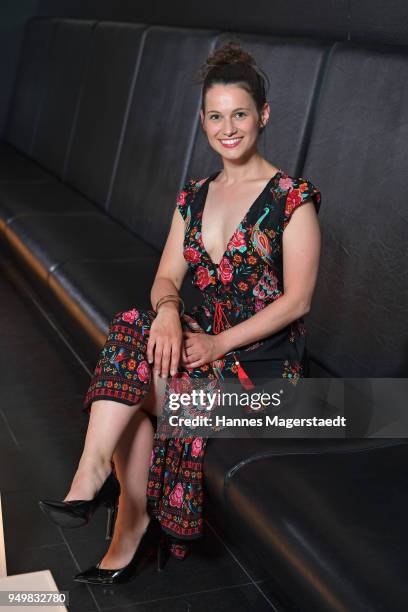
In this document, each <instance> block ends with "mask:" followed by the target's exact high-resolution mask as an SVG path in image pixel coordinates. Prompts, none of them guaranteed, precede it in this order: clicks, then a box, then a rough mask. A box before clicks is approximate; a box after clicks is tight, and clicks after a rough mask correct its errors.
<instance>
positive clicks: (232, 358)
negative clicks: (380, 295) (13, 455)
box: [40, 42, 321, 584]
mask: <svg viewBox="0 0 408 612" xmlns="http://www.w3.org/2000/svg"><path fill="white" fill-rule="evenodd" d="M200 80H201V82H202V83H203V88H202V107H201V113H200V116H201V124H202V128H203V130H204V132H205V133H206V135H207V138H208V142H209V144H210V146H211V147H212V148H213V149H214V150H215V151H216V152H217V153H219V154H220V156H221V159H222V163H223V169H222V170H219V171H218V172H215V173H213V174H212V175H211V176H209V177H206V178H202V179H200V180H198V179H193V178H190V179H189V180H188V181H187V182H186V184H185V185H184V187H183V189H182V191H181V192H180V193H179V196H178V199H177V205H176V207H175V211H174V215H173V219H172V223H171V228H170V232H169V235H168V238H167V241H166V244H165V247H164V251H163V254H162V257H161V260H160V264H159V268H158V270H157V274H156V277H155V281H154V284H153V286H152V289H151V302H152V306H153V309H152V310H144V311H143V310H141V309H139V308H137V307H133V308H131V309H130V310H127V311H123V312H119V313H116V314H115V316H114V317H113V319H112V321H111V323H110V327H109V335H108V337H107V340H106V343H105V345H104V347H103V349H102V351H101V353H100V356H99V359H98V361H97V365H96V367H95V371H94V375H93V378H92V380H91V383H90V386H89V389H88V391H87V393H86V396H85V400H84V410H85V411H87V412H88V413H89V414H90V419H89V425H88V430H87V434H86V439H85V445H84V450H83V454H82V456H81V459H80V462H79V465H78V469H77V472H76V474H75V476H74V479H73V482H72V484H71V488H70V490H69V493H68V495H67V496H66V497H65V499H64V501H63V502H52V501H49V500H43V501H42V502H40V506H41V507H42V509H43V510H44V511H45V512H46V513H47V514H48V516H49V517H50V518H51V519H52V520H53V521H54V522H56V523H58V524H60V525H63V526H65V527H76V526H79V525H81V524H85V523H86V522H87V521H88V520H89V519H90V518H91V516H92V514H93V512H94V510H95V509H96V508H97V507H98V506H99V505H101V504H105V505H107V506H108V508H109V509H110V514H109V517H110V522H109V524H108V532H109V533H108V535H111V534H112V531H113V537H112V541H111V544H110V546H109V549H108V550H107V552H106V554H105V556H104V557H103V559H102V560H101V561H100V562H99V563H98V564H97V565H96V566H92V567H91V568H89V569H88V570H86V571H85V572H82V573H80V574H77V576H76V577H75V578H76V580H79V581H84V582H92V583H96V584H98V583H99V584H106V583H114V582H121V581H122V582H123V581H126V580H128V579H130V578H131V577H132V576H133V575H135V573H137V569H138V568H139V567H140V562H141V561H142V560H144V559H145V558H146V556H147V555H148V553H149V550H150V547H151V545H152V544H153V543H156V545H157V547H158V560H159V569H161V567H162V566H163V558H165V555H163V553H165V552H166V551H167V552H168V551H169V550H170V552H172V553H173V554H174V555H176V556H179V557H180V558H183V557H184V556H185V553H186V550H187V547H186V546H183V543H184V544H188V542H189V541H190V540H192V539H194V538H197V537H200V536H201V535H202V533H203V516H202V504H203V490H202V464H203V457H204V452H205V446H206V439H203V438H197V437H196V438H192V437H190V438H170V437H166V436H164V435H160V432H159V431H157V432H156V435H154V423H155V417H157V416H158V415H159V414H161V406H162V405H163V403H165V402H166V399H167V397H168V393H169V389H170V390H174V389H180V385H181V388H183V389H186V388H191V385H192V383H193V382H194V381H196V382H197V381H200V379H206V380H210V381H211V380H215V379H216V378H219V377H220V376H221V377H225V376H229V377H231V376H232V377H235V379H237V380H239V381H240V382H241V384H242V386H243V387H244V388H245V389H247V388H250V387H251V384H252V381H251V378H252V379H254V378H256V376H259V375H264V376H267V377H269V378H273V377H285V378H287V379H289V380H291V381H292V382H294V383H296V381H297V379H299V378H301V377H303V376H304V375H305V373H306V372H305V368H306V366H307V360H306V346H305V328H304V325H303V319H302V317H303V315H304V314H305V313H307V312H308V311H309V307H310V303H311V299H312V294H313V291H314V287H315V283H316V278H317V272H318V263H319V256H320V230H319V224H318V220H317V214H316V213H317V212H318V210H319V206H320V197H321V196H320V192H319V191H318V190H317V188H316V187H315V186H314V185H313V184H312V183H311V182H310V181H309V180H307V179H304V178H294V177H290V176H289V175H288V174H286V173H285V172H284V171H283V170H281V169H279V168H278V167H276V166H274V165H272V164H270V163H269V162H268V161H267V160H266V159H264V158H263V157H262V156H261V155H260V154H259V152H258V149H257V145H258V139H259V135H260V133H261V132H262V131H263V129H264V128H265V126H266V124H267V123H268V119H269V112H270V108H269V105H268V103H267V102H266V93H265V80H264V76H263V73H262V71H261V70H260V69H259V68H258V67H257V65H256V63H255V60H254V59H253V57H252V56H251V55H250V54H249V53H247V52H245V51H244V50H242V49H241V48H240V46H239V44H237V43H234V42H230V43H227V44H226V45H224V46H223V47H222V48H220V49H218V50H216V51H215V52H214V53H213V54H212V55H210V56H209V58H208V59H207V62H206V64H205V65H204V66H203V67H202V72H201V75H200ZM298 208H299V212H297V213H296V214H295V215H294V214H293V213H294V211H295V210H296V209H298ZM289 222H290V223H289ZM188 270H190V271H191V272H192V275H193V284H194V285H195V286H196V287H197V288H198V289H199V290H200V292H201V295H202V303H201V304H200V305H199V306H195V307H194V308H193V309H192V310H191V312H190V313H189V314H187V313H184V304H183V303H182V300H181V298H180V297H179V295H178V291H179V289H180V287H181V284H182V281H183V278H184V276H185V274H186V272H187V271H188ZM283 279H284V281H283ZM197 332H201V333H197ZM169 376H170V377H171V379H170V383H169V384H168V382H167V379H168V377H169ZM112 468H113V470H112ZM116 476H118V480H119V482H120V492H121V494H120V497H119V483H118V480H117V479H116ZM118 497H119V504H118V507H117V514H116V520H115V525H114V530H113V520H112V512H114V511H115V509H116V506H117V500H118ZM163 534H166V535H167V536H171V537H172V539H169V538H166V537H163ZM114 568H115V569H114ZM117 568H119V569H117Z"/></svg>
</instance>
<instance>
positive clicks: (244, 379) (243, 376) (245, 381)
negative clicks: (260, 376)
mask: <svg viewBox="0 0 408 612" xmlns="http://www.w3.org/2000/svg"><path fill="white" fill-rule="evenodd" d="M235 363H236V364H237V365H238V378H239V380H240V382H241V384H242V386H243V387H244V389H246V390H247V391H249V390H250V389H255V385H254V383H253V382H252V380H251V379H250V378H249V376H248V374H247V373H246V372H245V370H244V368H243V367H242V365H241V364H240V363H239V361H236V362H235Z"/></svg>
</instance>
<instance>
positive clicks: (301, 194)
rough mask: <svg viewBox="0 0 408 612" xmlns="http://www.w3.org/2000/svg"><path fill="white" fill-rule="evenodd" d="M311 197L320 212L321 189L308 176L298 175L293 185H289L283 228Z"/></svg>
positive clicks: (317, 211)
mask: <svg viewBox="0 0 408 612" xmlns="http://www.w3.org/2000/svg"><path fill="white" fill-rule="evenodd" d="M310 198H311V200H312V202H313V204H314V206H315V209H316V213H317V214H319V210H320V204H321V200H322V196H321V193H320V190H319V189H318V188H317V187H316V186H315V185H314V184H313V183H312V181H309V180H308V179H306V178H303V177H298V178H296V179H293V180H292V185H291V186H290V187H289V189H288V192H287V195H286V200H285V211H284V216H283V229H285V227H286V226H287V224H288V223H289V221H290V219H291V217H292V215H293V212H294V211H295V210H296V209H297V208H299V206H302V204H305V203H306V202H307V201H308V200H309V199H310Z"/></svg>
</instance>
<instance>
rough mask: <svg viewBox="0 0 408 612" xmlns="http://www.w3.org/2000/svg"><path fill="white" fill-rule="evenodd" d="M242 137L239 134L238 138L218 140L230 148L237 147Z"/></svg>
mask: <svg viewBox="0 0 408 612" xmlns="http://www.w3.org/2000/svg"><path fill="white" fill-rule="evenodd" d="M242 139H243V136H239V137H238V138H222V139H221V140H220V143H221V144H222V146H223V147H227V148H228V149H232V148H233V147H237V146H238V145H239V143H240V142H241V140H242Z"/></svg>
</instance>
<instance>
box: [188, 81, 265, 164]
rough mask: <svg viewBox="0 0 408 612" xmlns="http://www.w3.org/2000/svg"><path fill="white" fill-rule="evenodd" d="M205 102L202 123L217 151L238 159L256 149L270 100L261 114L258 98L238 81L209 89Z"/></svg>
mask: <svg viewBox="0 0 408 612" xmlns="http://www.w3.org/2000/svg"><path fill="white" fill-rule="evenodd" d="M204 103H205V113H203V111H200V116H201V124H202V127H203V130H204V131H205V132H206V134H207V138H208V142H209V143H210V145H211V147H212V148H213V149H214V150H215V151H216V152H217V153H219V154H220V155H221V156H222V157H224V158H226V159H230V160H238V159H241V158H247V157H248V156H249V155H250V154H252V153H253V152H255V151H256V149H257V140H258V132H259V128H260V125H261V123H262V125H264V124H265V122H266V121H267V120H268V118H269V104H268V103H267V102H266V103H265V105H264V107H263V109H262V116H261V117H260V116H259V115H258V111H257V108H256V105H255V101H254V99H253V98H252V96H251V95H250V94H249V93H248V92H247V91H246V90H245V89H243V88H242V87H240V86H239V85H236V84H228V85H226V84H217V85H213V86H212V87H210V88H209V89H208V90H207V93H206V96H205V100H204Z"/></svg>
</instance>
